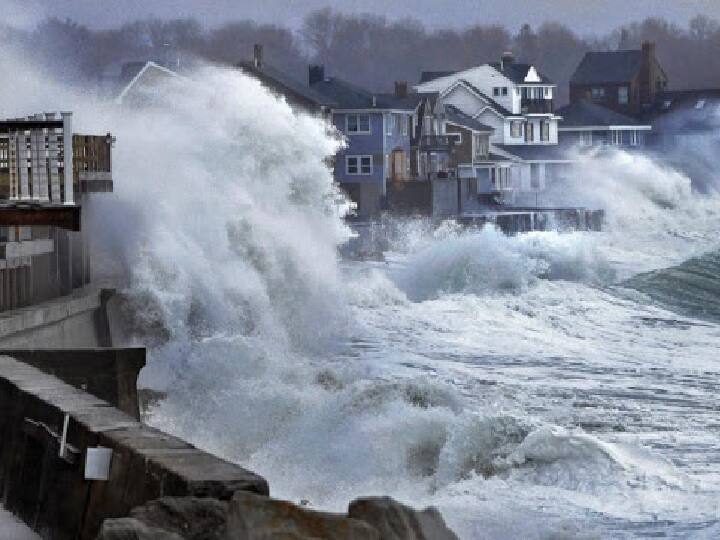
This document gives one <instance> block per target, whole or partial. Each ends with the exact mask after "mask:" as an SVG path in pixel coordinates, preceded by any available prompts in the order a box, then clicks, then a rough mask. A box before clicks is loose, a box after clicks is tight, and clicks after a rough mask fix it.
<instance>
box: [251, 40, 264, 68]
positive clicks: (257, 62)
mask: <svg viewBox="0 0 720 540" xmlns="http://www.w3.org/2000/svg"><path fill="white" fill-rule="evenodd" d="M253 65H254V66H255V67H256V68H258V69H262V65H263V46H262V45H260V44H259V43H256V44H255V45H254V46H253Z"/></svg>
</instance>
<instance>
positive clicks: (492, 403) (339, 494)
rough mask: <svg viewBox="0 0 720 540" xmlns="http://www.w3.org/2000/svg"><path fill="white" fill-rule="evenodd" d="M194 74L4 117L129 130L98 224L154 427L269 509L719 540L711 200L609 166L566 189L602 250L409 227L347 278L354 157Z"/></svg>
mask: <svg viewBox="0 0 720 540" xmlns="http://www.w3.org/2000/svg"><path fill="white" fill-rule="evenodd" d="M3 61H5V62H7V59H4V60H3ZM191 80H192V81H194V82H188V83H187V84H186V85H184V86H181V87H179V88H166V89H162V90H160V91H159V92H158V94H157V95H156V96H155V97H160V98H161V99H160V101H161V102H162V103H164V104H163V105H162V106H159V107H153V108H148V109H143V110H139V111H138V110H130V109H125V110H118V109H116V108H115V107H114V106H108V105H107V104H105V103H102V102H95V101H88V99H87V97H86V96H82V97H79V96H76V95H75V94H74V93H72V92H69V91H66V90H64V89H57V91H54V92H52V93H51V95H48V94H47V92H46V88H47V84H44V85H43V84H38V80H37V79H33V78H32V77H30V75H27V81H25V83H23V82H22V81H20V83H22V84H25V85H26V88H25V89H26V92H25V93H24V95H20V94H22V93H19V92H16V91H13V92H9V93H7V95H6V96H4V97H5V98H7V99H5V100H4V101H3V107H10V106H15V107H16V108H15V110H14V111H13V112H10V111H7V115H8V116H17V115H20V114H28V113H31V112H35V110H47V109H50V108H52V107H53V106H56V107H57V108H63V109H67V108H73V105H74V104H77V105H78V106H79V105H80V104H82V107H83V108H82V109H78V110H80V111H84V113H82V114H80V115H79V116H78V124H79V126H80V129H83V128H84V129H92V128H95V130H98V131H99V132H104V131H105V130H106V129H110V130H112V131H113V133H114V134H115V135H116V136H117V137H118V144H117V148H116V152H115V156H114V158H115V159H114V163H115V175H114V176H115V186H116V193H115V194H114V196H112V197H106V198H104V199H100V198H99V199H98V200H97V201H96V202H94V208H91V210H92V214H91V223H92V224H93V225H92V226H93V227H95V228H96V229H97V230H98V235H97V238H96V246H97V247H98V248H105V249H99V253H98V258H97V259H96V260H97V261H99V262H101V263H102V264H101V268H99V270H103V271H105V272H108V271H109V270H113V271H114V272H115V273H116V274H117V273H120V274H123V275H124V279H125V283H126V288H125V290H124V292H123V294H124V296H125V298H126V299H127V304H126V308H127V310H128V311H127V313H128V314H130V317H129V318H130V319H131V321H132V323H133V324H132V327H131V330H132V331H133V335H134V338H135V339H136V340H137V341H138V342H141V343H147V344H148V345H149V346H150V347H151V349H150V362H149V366H148V368H147V370H146V371H145V372H144V373H143V376H142V382H143V384H146V385H150V386H153V387H157V388H160V389H162V390H165V391H166V392H167V399H166V400H165V401H163V402H162V403H161V404H160V405H159V406H158V407H157V408H155V409H154V410H153V411H152V414H151V418H150V421H151V422H152V423H153V424H155V425H157V426H159V427H161V428H163V429H166V430H169V431H172V432H174V433H176V434H178V435H180V436H182V437H185V438H187V439H189V440H191V441H192V442H194V443H195V444H197V445H199V446H201V447H203V448H206V449H208V450H210V451H213V452H216V453H218V454H220V455H222V456H224V457H227V458H229V459H231V460H234V461H237V462H238V463H241V464H243V465H244V466H247V467H249V468H251V469H254V470H256V471H257V472H259V473H261V474H263V475H265V476H266V477H267V478H268V480H269V482H270V485H271V489H272V492H273V494H274V495H276V496H280V497H287V498H290V499H293V500H300V499H306V500H309V501H310V504H311V505H313V506H314V507H319V508H329V509H342V508H344V507H345V505H346V504H347V502H348V501H349V500H350V499H352V498H354V497H357V496H360V495H371V494H390V495H393V496H395V497H398V498H399V499H401V500H403V501H405V502H408V503H411V504H414V505H426V504H435V505H438V506H439V507H440V508H441V510H442V511H443V513H444V514H445V516H446V518H447V520H448V522H449V523H450V524H451V526H452V527H453V528H454V529H455V530H456V531H457V532H458V533H459V534H460V535H461V536H462V537H463V538H468V539H469V538H597V537H601V538H604V537H613V538H614V537H636V536H643V535H645V536H657V535H666V536H670V537H683V538H684V537H696V538H712V537H714V536H716V535H717V534H718V531H719V530H720V526H719V525H718V516H719V515H720V508H719V506H718V505H719V504H720V503H719V501H720V488H718V485H720V482H719V481H720V452H718V446H719V443H720V440H719V439H720V437H719V436H718V423H717V414H718V405H717V394H718V389H719V388H718V386H719V385H720V383H719V382H718V375H720V367H719V366H718V359H717V345H718V343H719V340H720V326H718V323H717V318H716V317H715V316H714V313H715V311H713V310H714V309H715V307H713V306H716V304H717V296H716V287H715V284H716V281H717V276H718V268H717V256H716V255H713V253H714V254H716V253H717V250H718V241H717V229H718V224H720V202H719V201H718V198H717V196H716V195H714V194H713V193H712V192H710V193H708V194H706V195H703V196H699V195H695V194H693V193H692V190H691V187H690V183H689V181H688V179H687V178H685V177H684V176H683V175H681V174H679V173H677V172H675V171H671V170H667V169H664V168H662V167H660V166H658V165H657V164H655V163H654V162H652V161H650V160H648V159H647V158H644V157H640V156H631V155H627V154H623V153H614V154H603V155H597V156H593V157H592V158H588V159H586V160H583V161H582V162H581V163H580V165H579V167H578V170H577V171H576V175H575V178H577V179H579V180H580V184H579V186H577V185H576V186H574V187H573V189H567V187H565V188H564V189H563V190H562V194H563V197H565V198H566V199H567V200H568V202H571V201H570V199H573V200H575V201H579V200H581V199H582V201H584V202H586V203H592V204H600V205H602V206H603V207H605V208H606V209H607V211H608V223H609V227H608V229H607V230H606V231H605V232H603V233H556V232H543V233H531V234H525V235H518V236H515V237H511V238H508V237H505V236H503V235H502V234H500V233H499V232H498V231H496V230H494V229H491V228H485V229H482V230H470V231H466V230H462V229H461V228H459V227H457V226H456V225H454V224H452V223H445V224H441V225H440V226H435V225H431V224H429V223H424V222H419V221H417V222H416V221H403V222H399V223H393V224H392V226H391V227H389V228H388V230H391V234H389V235H388V238H387V245H388V253H387V254H386V260H385V261H384V262H357V261H340V260H339V258H338V255H337V247H338V246H339V245H340V244H342V243H343V242H344V241H345V239H346V238H347V234H348V231H347V229H346V228H345V226H344V225H343V222H342V220H341V218H340V215H341V214H342V208H339V207H338V205H337V204H336V203H337V200H338V195H337V192H336V190H335V188H334V187H333V184H332V177H331V174H330V172H329V171H328V170H327V168H326V166H325V158H326V157H327V156H329V155H331V154H333V153H334V151H335V150H336V148H337V145H338V142H337V140H336V139H335V138H334V137H332V136H328V134H327V133H326V131H325V127H324V126H323V124H321V123H320V122H318V121H317V120H314V119H312V118H309V117H306V116H302V115H300V116H298V115H295V114H293V113H292V111H291V110H290V109H289V108H288V107H287V105H285V104H284V103H282V102H280V101H278V100H277V99H275V98H274V97H272V96H270V95H268V94H267V93H266V92H265V91H264V90H262V89H261V87H260V86H259V85H258V84H257V83H255V82H254V81H252V80H250V79H247V78H245V77H243V76H241V75H239V74H237V73H234V72H231V71H227V70H222V69H217V68H205V69H203V70H202V71H201V72H199V73H197V74H196V75H195V76H194V77H191ZM26 83H27V84H26ZM39 93H40V94H39ZM41 98H42V99H41ZM156 101H157V100H156ZM40 103H42V105H39V104H40ZM56 104H57V105H56ZM22 105H24V106H26V107H31V109H29V110H24V109H17V107H20V106H22ZM3 112H5V111H3ZM708 253H710V254H709V255H706V254H708ZM685 261H688V262H685ZM678 265H679V266H678ZM675 267H677V268H675ZM118 268H120V269H122V270H123V271H122V272H119V271H118ZM648 272H649V273H648ZM689 304H690V305H689Z"/></svg>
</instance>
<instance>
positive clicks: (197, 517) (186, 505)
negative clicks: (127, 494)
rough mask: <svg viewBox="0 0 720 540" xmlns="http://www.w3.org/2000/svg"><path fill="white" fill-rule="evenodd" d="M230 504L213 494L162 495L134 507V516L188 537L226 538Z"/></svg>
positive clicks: (203, 539) (198, 539)
mask: <svg viewBox="0 0 720 540" xmlns="http://www.w3.org/2000/svg"><path fill="white" fill-rule="evenodd" d="M227 506H228V503H227V502H225V501H219V500H218V499H212V498H209V497H208V498H198V497H162V498H161V499H156V500H154V501H150V502H148V503H147V504H145V505H143V506H138V507H137V508H134V509H133V510H132V512H130V517H133V518H135V519H137V520H140V521H142V522H143V523H145V524H147V525H149V526H151V527H160V528H163V529H166V530H168V531H171V532H174V533H176V534H179V535H181V536H183V537H184V538H187V540H225V516H226V514H227Z"/></svg>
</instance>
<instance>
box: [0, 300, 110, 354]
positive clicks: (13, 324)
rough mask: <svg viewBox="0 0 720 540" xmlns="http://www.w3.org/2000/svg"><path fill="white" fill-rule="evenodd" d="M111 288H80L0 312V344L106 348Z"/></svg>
mask: <svg viewBox="0 0 720 540" xmlns="http://www.w3.org/2000/svg"><path fill="white" fill-rule="evenodd" d="M113 294H114V291H113V290H112V289H95V288H84V289H78V290H75V291H73V293H72V294H70V295H68V296H61V297H59V298H55V299H53V300H48V301H47V302H41V303H39V304H34V305H32V306H28V307H23V308H17V309H13V310H10V311H4V312H2V313H0V347H4V348H25V347H28V348H34V347H37V345H38V344H40V343H42V344H43V347H49V348H52V347H55V348H70V347H75V348H77V347H110V346H112V342H111V337H110V330H109V324H108V318H107V309H106V305H107V301H108V300H109V299H110V297H111V296H112V295H113Z"/></svg>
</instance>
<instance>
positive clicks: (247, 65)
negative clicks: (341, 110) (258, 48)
mask: <svg viewBox="0 0 720 540" xmlns="http://www.w3.org/2000/svg"><path fill="white" fill-rule="evenodd" d="M237 67H239V68H240V69H242V70H243V71H245V72H246V73H248V74H249V75H252V76H253V77H256V78H257V79H259V80H260V82H262V83H264V84H266V85H267V86H269V87H270V88H271V89H273V90H275V91H276V92H278V93H280V94H283V95H285V96H286V97H288V98H291V99H294V100H299V101H304V102H307V103H309V104H312V105H314V106H317V107H334V106H335V105H336V103H335V102H334V101H333V100H332V99H328V97H327V96H325V95H323V94H321V93H319V92H316V91H315V90H314V89H313V88H311V87H310V86H307V85H305V84H303V83H301V82H299V81H297V80H295V79H293V78H292V77H290V76H289V75H287V74H286V73H284V72H282V71H280V70H278V69H275V68H274V67H272V66H270V65H268V64H265V63H263V65H262V67H257V66H256V65H255V64H254V63H253V62H251V61H244V62H240V63H239V64H238V65H237Z"/></svg>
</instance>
